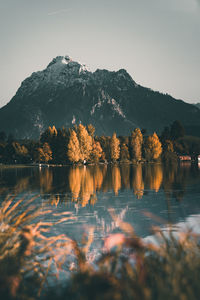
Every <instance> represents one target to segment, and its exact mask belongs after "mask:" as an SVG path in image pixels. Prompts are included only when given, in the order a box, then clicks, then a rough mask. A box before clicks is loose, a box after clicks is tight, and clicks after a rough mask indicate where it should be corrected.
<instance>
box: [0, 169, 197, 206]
mask: <svg viewBox="0 0 200 300" xmlns="http://www.w3.org/2000/svg"><path fill="white" fill-rule="evenodd" d="M11 174H12V176H11ZM199 177H200V172H199V169H198V167H197V166H193V165H181V166H178V165H177V164H175V165H167V166H163V165H161V164H148V165H145V164H144V165H142V164H138V165H125V164H124V165H113V166H111V165H109V166H107V165H94V166H87V167H86V166H77V167H70V168H69V167H66V168H44V169H41V170H39V169H37V168H32V169H31V168H30V169H28V168H27V169H24V170H5V171H2V170H1V172H0V191H2V192H5V187H7V190H8V191H11V190H12V191H14V192H15V193H18V194H19V193H22V192H27V191H30V190H31V192H34V191H35V192H37V193H38V192H39V193H41V194H42V196H43V198H47V199H49V200H50V203H51V204H53V205H58V203H59V202H61V201H65V202H66V201H67V202H70V201H71V200H72V201H74V202H77V203H80V204H81V205H82V206H86V205H87V204H92V205H94V204H95V203H96V201H97V198H98V192H99V191H102V192H105V193H106V192H108V191H113V192H114V194H115V195H118V193H119V191H121V190H124V189H128V190H130V189H132V190H133V194H134V195H135V197H136V198H137V199H141V198H142V197H143V194H144V191H145V190H146V191H148V190H153V191H155V192H158V191H159V190H160V189H161V188H163V190H164V192H165V195H166V198H167V199H168V201H169V200H170V199H171V198H175V199H177V200H178V201H180V200H181V199H182V198H183V195H184V193H185V190H186V186H187V184H188V183H190V181H195V180H196V181H199Z"/></svg>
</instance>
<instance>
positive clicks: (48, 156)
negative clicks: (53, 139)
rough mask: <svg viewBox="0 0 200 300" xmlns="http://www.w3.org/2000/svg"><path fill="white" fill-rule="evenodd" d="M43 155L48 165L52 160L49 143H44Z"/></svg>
mask: <svg viewBox="0 0 200 300" xmlns="http://www.w3.org/2000/svg"><path fill="white" fill-rule="evenodd" d="M42 149H43V153H44V159H43V160H44V162H45V163H47V162H49V161H50V160H52V150H51V147H50V146H49V144H48V143H44V145H43V147H42Z"/></svg>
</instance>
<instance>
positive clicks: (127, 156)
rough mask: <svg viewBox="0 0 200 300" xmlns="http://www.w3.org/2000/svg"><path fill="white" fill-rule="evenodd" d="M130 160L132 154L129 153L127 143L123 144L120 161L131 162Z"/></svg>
mask: <svg viewBox="0 0 200 300" xmlns="http://www.w3.org/2000/svg"><path fill="white" fill-rule="evenodd" d="M129 159H130V154H129V151H128V147H127V145H126V144H125V143H123V144H122V145H121V151H120V160H121V161H124V162H126V161H129Z"/></svg>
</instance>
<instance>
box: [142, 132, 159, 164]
mask: <svg viewBox="0 0 200 300" xmlns="http://www.w3.org/2000/svg"><path fill="white" fill-rule="evenodd" d="M144 152H145V158H146V159H147V160H148V161H151V160H157V159H158V158H159V157H160V155H161V153H162V145H161V142H160V141H159V138H158V136H157V134H156V133H155V132H154V134H153V135H150V136H149V137H148V138H147V140H146V142H145V147H144Z"/></svg>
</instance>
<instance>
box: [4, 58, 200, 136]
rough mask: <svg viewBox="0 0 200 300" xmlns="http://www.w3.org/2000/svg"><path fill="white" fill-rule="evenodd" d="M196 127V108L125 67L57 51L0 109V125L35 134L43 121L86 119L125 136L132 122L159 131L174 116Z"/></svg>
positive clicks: (199, 121)
mask: <svg viewBox="0 0 200 300" xmlns="http://www.w3.org/2000/svg"><path fill="white" fill-rule="evenodd" d="M176 119H178V120H180V121H181V122H182V123H183V124H184V125H185V126H186V127H188V128H190V129H191V128H193V129H194V128H195V130H197V132H199V128H200V110H199V109H198V108H197V107H195V106H194V105H191V104H187V103H185V102H183V101H181V100H175V99H174V98H172V97H171V96H169V95H163V94H161V93H159V92H154V91H152V90H151V89H148V88H144V87H142V86H140V85H138V84H136V83H135V81H134V80H133V79H132V78H131V76H130V75H129V74H128V73H127V72H126V70H124V69H121V70H119V71H117V72H109V71H107V70H96V71H95V72H94V73H92V72H90V71H88V70H87V68H86V66H85V65H82V64H80V63H78V62H74V61H72V60H71V58H70V57H68V56H65V57H62V56H58V57H56V58H55V59H53V60H52V62H51V63H50V64H49V65H48V67H47V68H46V69H45V70H43V71H40V72H36V73H33V74H32V75H31V76H30V77H29V78H27V79H25V80H24V81H23V82H22V84H21V87H20V88H19V89H18V91H17V93H16V95H15V96H14V97H13V98H12V99H11V101H10V102H9V103H8V104H7V105H6V106H4V107H3V108H1V109H0V130H1V131H2V130H4V131H6V132H7V133H12V134H14V135H15V136H16V137H19V138H36V137H39V135H40V133H41V132H42V131H43V130H44V129H45V128H47V127H48V126H49V125H55V126H56V127H57V128H59V127H62V126H64V127H71V126H72V125H73V124H75V123H76V124H79V122H82V123H83V124H85V125H86V124H89V123H92V124H93V125H94V126H95V127H96V133H97V134H98V135H100V134H106V135H111V134H112V133H113V131H116V133H117V134H118V135H128V134H129V133H130V130H133V129H134V128H135V127H140V128H146V129H147V131H148V132H149V133H150V132H153V131H157V132H160V131H161V130H162V129H163V127H164V126H167V125H169V124H170V123H172V122H173V121H174V120H176Z"/></svg>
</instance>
